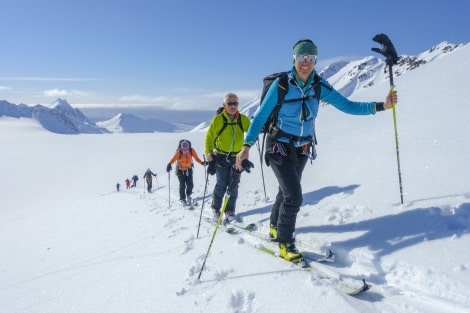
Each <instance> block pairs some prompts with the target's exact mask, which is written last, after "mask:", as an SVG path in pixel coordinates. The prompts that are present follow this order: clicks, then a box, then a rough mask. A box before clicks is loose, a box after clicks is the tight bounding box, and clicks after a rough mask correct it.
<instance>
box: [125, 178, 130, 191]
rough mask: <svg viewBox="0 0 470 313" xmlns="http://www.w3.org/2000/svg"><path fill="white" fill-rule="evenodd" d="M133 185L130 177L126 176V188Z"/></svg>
mask: <svg viewBox="0 0 470 313" xmlns="http://www.w3.org/2000/svg"><path fill="white" fill-rule="evenodd" d="M130 187H131V181H130V180H129V178H126V188H127V189H129V188H130Z"/></svg>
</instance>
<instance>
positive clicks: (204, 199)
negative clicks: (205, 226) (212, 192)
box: [196, 155, 209, 238]
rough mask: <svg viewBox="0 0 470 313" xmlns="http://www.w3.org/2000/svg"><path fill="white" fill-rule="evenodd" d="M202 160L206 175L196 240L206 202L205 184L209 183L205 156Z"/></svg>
mask: <svg viewBox="0 0 470 313" xmlns="http://www.w3.org/2000/svg"><path fill="white" fill-rule="evenodd" d="M203 158H204V173H205V175H206V184H205V186H204V195H203V196H202V205H201V214H200V215H199V225H198V226H197V235H196V238H199V229H200V228H201V219H202V211H203V210H204V202H205V201H206V191H207V182H208V181H209V173H208V172H207V168H206V156H205V155H203Z"/></svg>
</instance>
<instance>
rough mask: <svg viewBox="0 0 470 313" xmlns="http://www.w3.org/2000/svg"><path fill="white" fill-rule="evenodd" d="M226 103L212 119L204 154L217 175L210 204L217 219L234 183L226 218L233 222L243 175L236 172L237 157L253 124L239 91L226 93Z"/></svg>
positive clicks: (212, 171) (210, 170)
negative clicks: (240, 103)
mask: <svg viewBox="0 0 470 313" xmlns="http://www.w3.org/2000/svg"><path fill="white" fill-rule="evenodd" d="M223 105H224V110H223V111H222V112H221V113H219V114H217V115H216V116H215V117H214V118H213V119H212V122H211V124H210V126H209V130H208V131H207V134H206V150H205V153H206V157H207V161H208V162H209V169H208V172H209V174H211V175H214V174H216V176H217V183H216V185H215V187H214V192H213V194H212V205H211V207H212V211H213V212H214V217H213V218H214V221H217V219H218V218H219V216H220V208H221V207H222V200H223V197H224V195H225V192H226V191H227V188H228V187H229V186H231V187H232V189H231V192H230V199H229V201H228V203H227V207H226V208H225V219H226V220H227V221H228V222H232V221H234V220H236V216H235V205H236V202H237V197H238V184H239V183H240V174H237V175H233V174H235V172H234V171H235V168H234V165H235V159H236V156H237V154H238V152H240V150H241V149H242V147H243V140H244V135H245V133H246V131H247V130H248V128H249V127H250V120H249V119H248V117H247V116H246V115H244V114H241V113H240V112H239V111H238V96H237V95H236V94H234V93H228V94H226V95H225V97H224V103H223ZM232 171H233V173H232ZM233 180H234V181H233ZM232 181H233V184H232Z"/></svg>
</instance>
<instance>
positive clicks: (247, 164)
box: [242, 159, 255, 173]
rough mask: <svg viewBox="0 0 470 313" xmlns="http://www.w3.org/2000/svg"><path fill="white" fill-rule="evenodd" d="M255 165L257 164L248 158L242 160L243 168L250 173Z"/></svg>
mask: <svg viewBox="0 0 470 313" xmlns="http://www.w3.org/2000/svg"><path fill="white" fill-rule="evenodd" d="M253 167H255V166H254V165H253V163H251V162H250V161H248V159H245V160H243V161H242V168H243V170H244V171H245V172H247V173H250V172H251V169H252V168H253Z"/></svg>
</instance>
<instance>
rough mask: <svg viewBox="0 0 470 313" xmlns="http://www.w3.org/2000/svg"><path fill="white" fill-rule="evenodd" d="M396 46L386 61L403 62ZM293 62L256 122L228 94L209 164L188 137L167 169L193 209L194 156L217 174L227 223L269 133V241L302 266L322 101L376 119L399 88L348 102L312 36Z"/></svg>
mask: <svg viewBox="0 0 470 313" xmlns="http://www.w3.org/2000/svg"><path fill="white" fill-rule="evenodd" d="M391 48H393V46H392V47H390V46H387V41H385V40H384V41H383V43H382V50H381V53H382V54H384V55H386V56H387V58H392V57H393V58H397V57H396V51H394V48H393V51H392V50H391ZM387 49H389V50H387ZM291 58H292V59H291V60H292V62H293V66H292V68H291V69H290V70H288V71H287V72H283V73H282V74H281V75H279V74H277V76H276V77H275V79H272V82H271V83H270V85H266V84H265V87H266V88H265V89H264V90H263V96H262V98H261V103H260V107H259V109H258V111H257V112H256V114H255V116H254V118H253V120H252V121H251V122H250V120H249V119H248V117H247V116H246V115H244V114H241V113H240V112H239V111H238V105H239V99H238V96H237V95H236V94H234V93H228V94H227V95H225V97H224V100H223V110H221V112H219V113H218V114H217V115H216V116H215V117H214V118H213V119H212V121H211V124H210V126H209V129H208V131H207V134H206V138H205V151H204V152H205V157H206V160H205V161H201V160H200V158H199V157H198V155H197V153H196V151H195V150H194V149H193V148H192V147H191V143H190V142H189V140H181V141H180V143H179V145H178V149H177V151H176V152H175V154H174V156H173V158H172V159H171V160H170V161H169V163H168V165H167V168H166V170H167V172H168V173H169V172H170V171H171V170H172V164H173V163H175V162H177V167H176V175H177V176H178V180H179V183H180V186H179V196H180V201H181V203H183V204H191V203H192V199H191V195H192V190H193V185H194V184H193V166H194V165H193V162H192V159H193V158H194V159H195V160H196V162H198V163H199V164H201V165H204V166H206V165H208V168H207V173H208V174H210V175H216V179H217V180H216V185H215V187H214V191H213V194H212V203H211V208H212V211H213V219H214V221H218V220H219V217H221V216H220V213H221V209H223V208H222V204H223V203H222V200H223V197H224V195H225V193H226V192H227V191H229V195H230V197H229V200H228V202H227V203H226V204H225V205H226V206H225V208H224V209H225V210H224V212H225V216H224V217H223V218H224V219H225V221H227V222H232V221H235V220H236V216H235V208H236V201H237V197H238V186H239V183H240V176H241V175H240V174H241V172H242V171H243V170H246V171H247V172H249V168H251V167H252V166H253V165H252V163H251V162H249V161H248V158H249V150H250V148H251V147H252V146H253V145H254V144H255V143H256V140H257V139H258V135H259V133H260V132H264V133H265V134H266V146H265V148H266V149H265V154H264V156H263V157H264V160H265V161H266V164H267V166H270V167H271V169H272V170H273V173H274V175H275V176H276V178H277V181H278V184H279V187H278V191H277V196H276V200H275V202H274V204H273V206H272V209H271V216H270V229H269V237H270V239H271V240H273V241H277V242H278V243H279V252H280V255H281V256H282V257H283V258H285V259H286V260H288V261H291V262H299V261H300V260H301V259H302V255H301V253H300V252H299V251H298V250H297V248H296V246H295V223H296V218H297V214H298V212H299V210H300V206H301V204H302V200H303V198H302V186H301V178H302V173H303V170H304V168H305V165H306V164H307V161H308V160H309V159H310V160H313V159H315V157H316V152H315V150H314V148H315V144H316V140H315V119H316V117H317V114H318V109H319V101H320V100H322V101H325V102H328V103H330V104H331V105H333V106H334V107H335V108H337V109H339V110H341V111H343V112H345V113H348V114H353V115H370V114H375V113H376V112H378V111H384V110H387V109H390V108H392V105H393V104H396V103H397V100H398V98H397V93H396V91H394V90H393V89H391V90H390V91H389V93H388V94H387V96H386V98H385V101H384V102H354V101H350V100H349V99H347V98H345V97H343V96H342V95H341V94H340V93H339V92H338V91H336V90H335V89H334V88H333V86H331V85H330V84H329V83H328V82H327V81H326V80H325V79H323V78H321V77H320V76H318V75H317V74H316V72H315V70H314V67H315V64H316V61H317V46H316V45H315V44H314V43H313V42H312V41H311V40H309V39H302V40H299V41H298V42H296V43H295V44H294V46H293V56H292V57H291ZM265 81H266V80H265ZM284 103H285V105H283V104H284ZM245 134H246V135H245ZM149 171H150V170H149ZM207 178H208V176H206V183H207Z"/></svg>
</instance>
